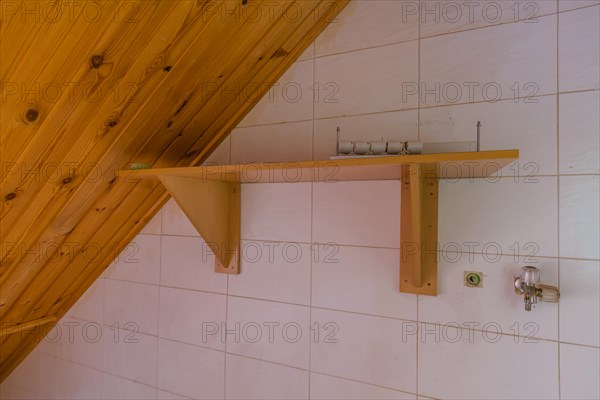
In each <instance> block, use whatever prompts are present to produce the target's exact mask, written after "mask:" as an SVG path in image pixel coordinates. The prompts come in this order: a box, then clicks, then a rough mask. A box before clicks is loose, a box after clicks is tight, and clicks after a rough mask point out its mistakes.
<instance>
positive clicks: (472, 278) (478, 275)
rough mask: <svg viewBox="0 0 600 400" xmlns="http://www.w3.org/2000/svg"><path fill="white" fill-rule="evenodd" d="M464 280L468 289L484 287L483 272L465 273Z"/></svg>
mask: <svg viewBox="0 0 600 400" xmlns="http://www.w3.org/2000/svg"><path fill="white" fill-rule="evenodd" d="M464 278H465V279H464V280H465V282H464V283H465V286H467V287H478V288H479V287H483V273H482V272H474V271H465V274H464Z"/></svg>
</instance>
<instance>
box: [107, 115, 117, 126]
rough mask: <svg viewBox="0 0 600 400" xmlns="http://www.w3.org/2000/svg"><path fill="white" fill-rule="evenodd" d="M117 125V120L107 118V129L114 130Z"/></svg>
mask: <svg viewBox="0 0 600 400" xmlns="http://www.w3.org/2000/svg"><path fill="white" fill-rule="evenodd" d="M118 123H119V120H118V119H116V118H115V117H109V118H108V119H107V120H106V126H108V127H109V128H114V127H115V126H117V124H118Z"/></svg>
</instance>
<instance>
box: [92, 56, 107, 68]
mask: <svg viewBox="0 0 600 400" xmlns="http://www.w3.org/2000/svg"><path fill="white" fill-rule="evenodd" d="M90 62H91V64H92V68H94V69H98V68H100V66H101V65H102V63H103V62H104V56H103V55H102V54H94V55H93V56H92V59H91V60H90Z"/></svg>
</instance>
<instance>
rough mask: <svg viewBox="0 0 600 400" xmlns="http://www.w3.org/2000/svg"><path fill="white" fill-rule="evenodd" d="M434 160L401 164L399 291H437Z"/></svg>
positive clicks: (431, 292) (436, 175)
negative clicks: (424, 162)
mask: <svg viewBox="0 0 600 400" xmlns="http://www.w3.org/2000/svg"><path fill="white" fill-rule="evenodd" d="M438 168H439V166H438V165H437V164H406V165H403V166H402V189H401V199H400V201H401V205H400V208H401V213H400V218H401V221H402V222H401V224H400V291H401V292H406V293H415V294H425V295H430V296H436V295H437V232H438V180H439V178H438V171H437V170H438Z"/></svg>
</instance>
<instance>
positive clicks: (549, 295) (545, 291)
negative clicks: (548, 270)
mask: <svg viewBox="0 0 600 400" xmlns="http://www.w3.org/2000/svg"><path fill="white" fill-rule="evenodd" d="M539 290H540V296H539V297H541V299H542V301H543V302H545V303H558V299H560V292H559V291H558V288H556V287H554V286H549V285H539Z"/></svg>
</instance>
